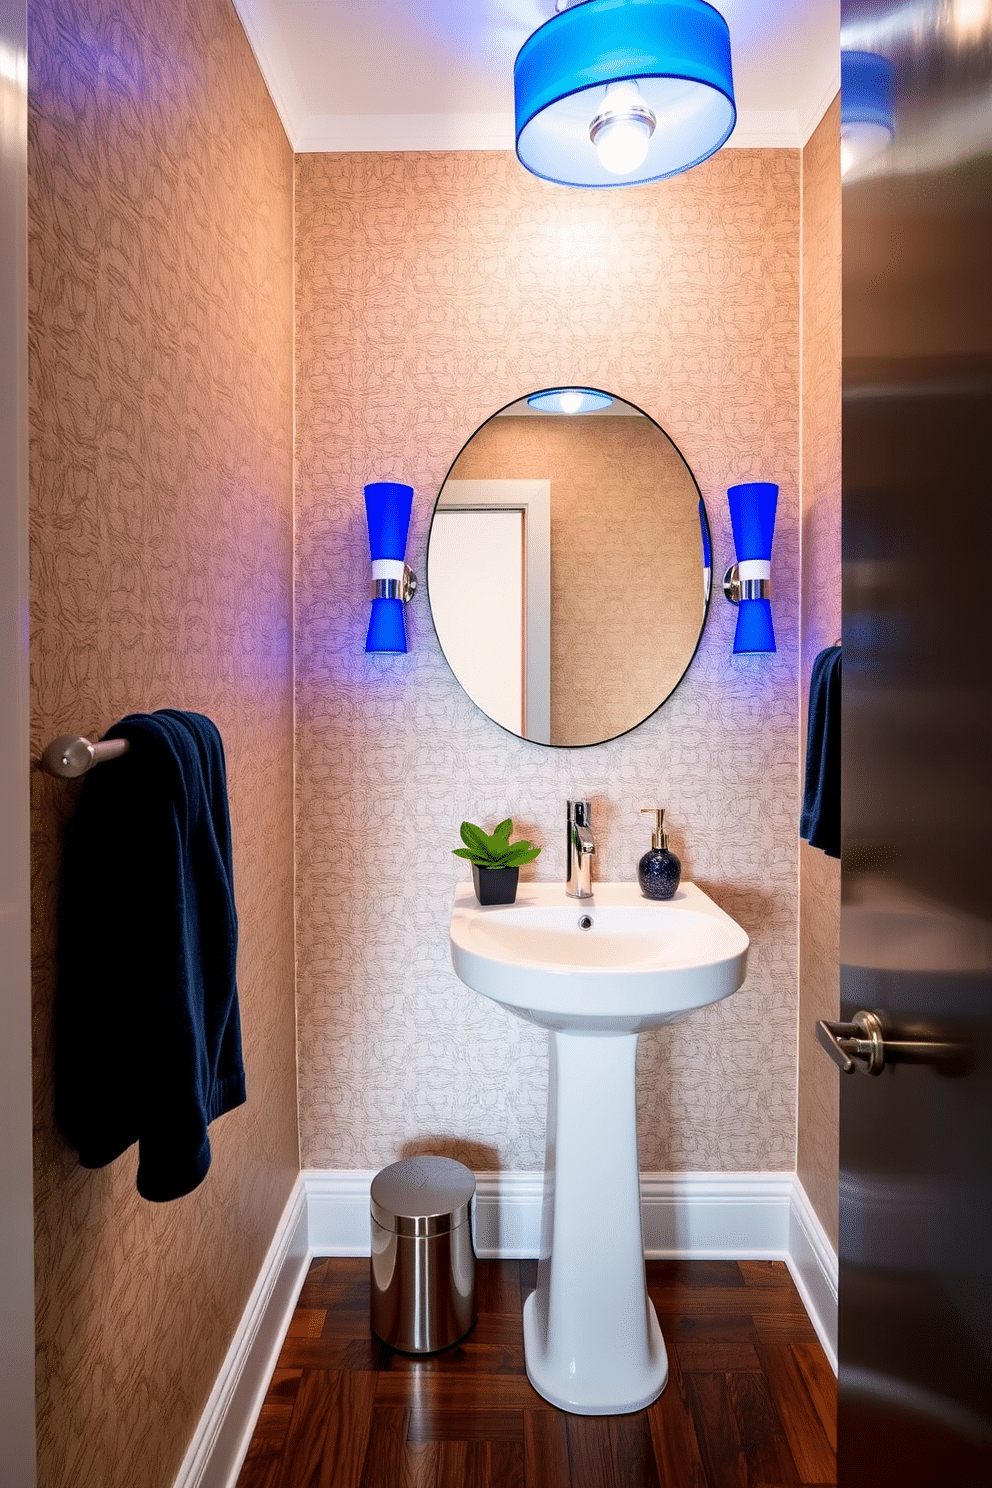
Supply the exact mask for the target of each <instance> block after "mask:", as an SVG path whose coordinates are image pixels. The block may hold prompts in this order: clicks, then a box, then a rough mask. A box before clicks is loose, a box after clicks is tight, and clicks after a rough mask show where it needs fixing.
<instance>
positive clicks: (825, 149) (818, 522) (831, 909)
mask: <svg viewBox="0 0 992 1488" xmlns="http://www.w3.org/2000/svg"><path fill="white" fill-rule="evenodd" d="M802 159H803V376H802V384H803V388H802V391H803V499H802V599H803V604H802V717H801V725H802V742H803V758H805V746H806V715H807V709H808V707H809V677H810V670H811V668H812V665H813V661H814V658H815V657H816V655H817V653H818V652H820V651H822V650H823V648H824V647H825V646H832V645H833V643H834V642H835V641H836V640H837V639H838V637H839V636H840V618H841V583H840V517H841V500H840V497H841V477H840V451H841V438H840V415H841V321H840V306H841V199H840V198H841V191H840V103H839V100H836V99H835V100H834V103H833V104H832V105H831V107H830V108H829V109H828V110H827V112H826V114H825V115H824V117H823V119H822V121H821V122H820V124H819V127H818V128H817V130H816V131H815V133H814V134H813V136H812V138H811V139H810V140H809V142H808V143H807V145H806V148H805V149H804V151H803V158H802ZM799 866H800V877H799V882H800V890H799V894H800V948H801V949H800V959H799V986H800V996H799V1119H798V1152H797V1159H796V1166H797V1171H798V1173H799V1177H800V1179H801V1180H802V1183H803V1186H804V1188H805V1189H806V1192H807V1193H808V1194H809V1197H810V1200H811V1202H812V1204H813V1206H814V1208H815V1209H816V1211H817V1213H818V1215H819V1216H820V1219H821V1221H822V1223H823V1225H824V1228H825V1229H826V1231H827V1234H828V1235H829V1236H830V1239H831V1241H832V1242H833V1244H834V1246H836V1244H837V1123H838V1104H837V1103H838V1094H839V1092H838V1083H837V1078H838V1077H837V1067H836V1065H834V1064H833V1062H832V1061H831V1060H830V1059H828V1058H827V1056H826V1055H825V1054H824V1052H823V1050H822V1049H821V1048H820V1046H819V1044H818V1043H817V1041H816V1037H815V1034H814V1031H813V1030H814V1028H815V1026H816V1021H817V1019H818V1018H836V1017H837V1008H838V1002H839V997H840V971H839V936H840V863H839V861H838V860H837V859H836V858H828V857H827V856H826V855H825V854H824V853H822V852H820V851H819V850H818V849H817V848H815V847H810V846H809V844H808V843H806V842H803V843H801V844H800V858H799Z"/></svg>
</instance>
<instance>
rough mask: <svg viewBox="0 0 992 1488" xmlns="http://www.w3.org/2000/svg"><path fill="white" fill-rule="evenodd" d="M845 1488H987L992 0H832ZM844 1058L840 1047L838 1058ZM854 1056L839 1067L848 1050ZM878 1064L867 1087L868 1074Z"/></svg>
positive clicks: (990, 1405) (991, 1330) (990, 1418)
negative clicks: (865, 92)
mask: <svg viewBox="0 0 992 1488" xmlns="http://www.w3.org/2000/svg"><path fill="white" fill-rule="evenodd" d="M842 8H843V16H842V32H841V35H842V47H843V48H847V49H851V50H860V51H867V52H874V53H878V54H880V55H882V56H884V57H886V58H887V59H888V60H889V61H890V63H891V78H892V83H893V114H894V131H895V132H894V137H893V140H892V143H891V145H890V147H889V148H888V150H887V151H885V153H884V154H882V155H881V156H880V157H879V158H878V159H877V160H875V161H874V162H872V163H870V164H869V165H867V166H866V167H864V168H863V171H862V174H861V176H860V177H857V176H855V177H853V178H849V179H845V183H844V225H843V231H844V311H843V313H844V413H843V420H844V424H843V427H844V445H843V459H844V497H843V526H844V559H843V563H844V568H843V572H844V634H843V644H844V652H843V668H844V679H843V687H844V729H843V844H844V846H843V871H842V899H843V906H842V914H841V962H842V966H841V1020H842V1023H848V1024H850V1023H852V1022H853V1020H855V1017H856V1015H857V1014H859V1013H872V1012H875V1013H877V1014H878V1020H879V1021H878V1023H877V1024H875V1023H873V1022H872V1020H871V1019H870V1018H869V1019H862V1020H858V1021H859V1026H858V1028H856V1029H855V1028H848V1029H847V1033H848V1034H849V1035H850V1037H848V1038H846V1039H845V1038H844V1036H843V1032H844V1031H843V1030H842V1031H841V1042H842V1044H843V1047H844V1048H845V1049H846V1051H847V1053H848V1054H849V1055H850V1056H852V1060H853V1063H854V1064H855V1065H856V1066H857V1068H856V1070H855V1071H854V1072H853V1073H850V1074H846V1075H842V1076H841V1138H840V1141H841V1151H840V1167H841V1175H840V1185H841V1220H840V1325H839V1355H840V1381H839V1383H840V1394H839V1449H838V1482H839V1483H840V1485H842V1488H861V1485H865V1488H867V1485H868V1484H871V1488H879V1485H887V1484H893V1485H895V1484H898V1485H899V1488H915V1485H917V1484H920V1485H922V1484H926V1485H927V1488H932V1485H934V1484H939V1485H941V1488H957V1485H960V1488H980V1485H989V1484H992V1326H990V1318H992V1300H990V1299H992V1259H990V1257H992V1036H990V1029H992V863H990V853H992V709H990V698H992V685H990V684H992V607H990V600H989V597H988V595H987V594H986V592H985V591H986V585H985V583H984V576H983V572H982V570H983V567H984V562H985V555H986V554H987V553H989V552H990V551H992V314H990V301H992V296H990V289H989V280H990V274H992V154H990V152H992V109H990V104H989V98H990V93H992V0H901V3H888V4H883V3H880V0H843V7H842ZM835 1053H836V1051H835ZM859 1055H860V1056H861V1057H858V1056H859ZM872 1061H874V1063H875V1065H876V1067H877V1066H878V1065H879V1063H880V1062H881V1067H880V1068H878V1067H877V1068H876V1073H874V1074H870V1073H868V1072H867V1069H868V1066H869V1064H870V1063H871V1062H872Z"/></svg>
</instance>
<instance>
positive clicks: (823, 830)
mask: <svg viewBox="0 0 992 1488" xmlns="http://www.w3.org/2000/svg"><path fill="white" fill-rule="evenodd" d="M840 699H841V648H840V647H839V646H828V647H827V649H826V651H821V652H820V654H819V656H818V657H817V658H816V660H815V661H814V663H813V673H812V676H811V677H810V684H809V728H808V730H807V735H806V782H805V787H804V790H803V810H802V816H801V817H800V819H799V835H800V837H805V839H806V841H807V842H808V843H809V844H810V846H811V847H819V848H822V849H823V851H824V852H825V853H827V854H828V855H829V856H830V857H831V858H839V857H840V727H841V724H840Z"/></svg>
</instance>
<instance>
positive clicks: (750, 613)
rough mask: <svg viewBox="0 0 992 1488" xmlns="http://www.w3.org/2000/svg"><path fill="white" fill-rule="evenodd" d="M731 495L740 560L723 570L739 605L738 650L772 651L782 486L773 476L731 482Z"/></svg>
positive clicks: (733, 600)
mask: <svg viewBox="0 0 992 1488" xmlns="http://www.w3.org/2000/svg"><path fill="white" fill-rule="evenodd" d="M727 499H728V501H729V502H730V522H731V526H732V527H733V529H734V547H735V548H736V549H737V562H736V563H734V564H732V565H731V567H730V568H728V569H727V572H726V574H725V575H724V580H723V592H724V594H725V595H726V596H727V598H728V599H729V600H730V603H731V604H735V605H737V607H738V609H737V630H736V632H735V634H734V653H735V655H736V654H740V653H741V652H748V651H774V650H775V631H774V629H773V627H772V607H771V603H770V601H771V592H772V562H771V560H772V540H773V538H774V536H775V511H776V508H777V506H778V486H776V485H772V483H771V482H770V481H749V482H747V483H746V484H744V485H740V486H731V487H730V490H729V491H728V492H727Z"/></svg>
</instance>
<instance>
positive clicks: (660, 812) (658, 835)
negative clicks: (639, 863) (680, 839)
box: [641, 806, 668, 848]
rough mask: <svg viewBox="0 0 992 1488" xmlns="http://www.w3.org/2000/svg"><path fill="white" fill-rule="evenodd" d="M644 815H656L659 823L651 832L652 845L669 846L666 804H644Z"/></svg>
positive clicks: (642, 811) (656, 846)
mask: <svg viewBox="0 0 992 1488" xmlns="http://www.w3.org/2000/svg"><path fill="white" fill-rule="evenodd" d="M641 815H642V816H652V815H653V816H656V817H657V818H658V825H657V826H656V827H655V829H654V831H653V832H652V833H651V846H652V847H653V848H667V847H668V833H667V832H666V831H665V808H664V806H642V807H641Z"/></svg>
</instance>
